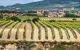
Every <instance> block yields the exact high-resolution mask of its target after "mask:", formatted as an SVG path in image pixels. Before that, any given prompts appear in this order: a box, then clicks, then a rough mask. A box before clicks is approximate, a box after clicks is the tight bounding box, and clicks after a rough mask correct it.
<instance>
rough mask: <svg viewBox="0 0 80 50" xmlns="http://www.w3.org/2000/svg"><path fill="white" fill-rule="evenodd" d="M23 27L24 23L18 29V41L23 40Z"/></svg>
mask: <svg viewBox="0 0 80 50" xmlns="http://www.w3.org/2000/svg"><path fill="white" fill-rule="evenodd" d="M24 27H25V23H23V24H22V25H21V27H20V28H19V33H18V39H19V40H23V39H24V38H23V34H24Z"/></svg>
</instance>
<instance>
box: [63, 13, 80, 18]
mask: <svg viewBox="0 0 80 50" xmlns="http://www.w3.org/2000/svg"><path fill="white" fill-rule="evenodd" d="M64 17H72V18H75V17H79V16H77V15H75V14H70V13H66V15H65V16H64Z"/></svg>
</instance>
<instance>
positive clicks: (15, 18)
mask: <svg viewBox="0 0 80 50" xmlns="http://www.w3.org/2000/svg"><path fill="white" fill-rule="evenodd" d="M10 20H13V21H19V22H21V19H19V18H18V17H16V16H12V17H11V18H10Z"/></svg>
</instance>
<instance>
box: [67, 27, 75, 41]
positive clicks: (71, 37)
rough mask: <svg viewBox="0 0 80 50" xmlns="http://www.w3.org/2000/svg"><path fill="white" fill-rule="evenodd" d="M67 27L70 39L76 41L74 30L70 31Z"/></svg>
mask: <svg viewBox="0 0 80 50" xmlns="http://www.w3.org/2000/svg"><path fill="white" fill-rule="evenodd" d="M66 29H67V31H68V33H69V35H70V41H72V42H75V38H74V36H73V34H72V32H71V31H70V29H69V28H66Z"/></svg>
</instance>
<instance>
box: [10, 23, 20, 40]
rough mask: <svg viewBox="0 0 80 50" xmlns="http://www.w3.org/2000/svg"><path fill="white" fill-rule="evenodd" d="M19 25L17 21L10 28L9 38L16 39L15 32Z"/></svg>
mask: <svg viewBox="0 0 80 50" xmlns="http://www.w3.org/2000/svg"><path fill="white" fill-rule="evenodd" d="M19 25H20V23H18V24H17V25H16V26H15V27H14V28H12V30H11V35H10V39H11V40H16V38H15V37H16V32H17V28H18V26H19Z"/></svg>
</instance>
